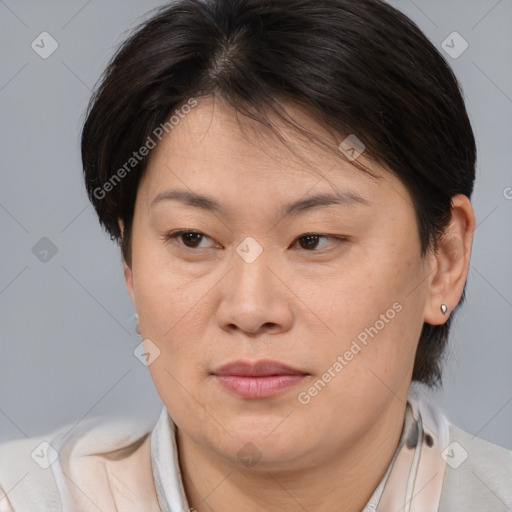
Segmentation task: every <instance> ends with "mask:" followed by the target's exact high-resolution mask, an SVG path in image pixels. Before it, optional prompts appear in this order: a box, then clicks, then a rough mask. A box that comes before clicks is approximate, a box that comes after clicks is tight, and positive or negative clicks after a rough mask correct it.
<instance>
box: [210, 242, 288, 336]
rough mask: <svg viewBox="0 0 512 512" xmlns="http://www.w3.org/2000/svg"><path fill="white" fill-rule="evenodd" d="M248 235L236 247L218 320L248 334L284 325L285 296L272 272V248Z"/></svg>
mask: <svg viewBox="0 0 512 512" xmlns="http://www.w3.org/2000/svg"><path fill="white" fill-rule="evenodd" d="M250 238H251V237H248V239H247V238H246V239H245V240H244V241H242V242H241V243H240V244H239V246H238V247H237V248H236V254H234V257H233V270H232V272H230V273H229V279H228V280H227V281H226V282H225V286H224V289H223V291H222V298H221V303H220V306H219V311H218V321H219V323H220V324H221V326H223V327H226V326H231V327H233V326H236V327H238V328H239V329H241V330H243V331H246V332H250V333H255V332H257V331H258V330H260V329H261V328H263V326H265V328H272V329H278V328H279V327H280V328H288V327H289V323H290V322H291V311H290V308H289V304H288V295H287V294H286V287H284V286H283V284H282V283H280V280H279V279H278V278H277V277H276V275H275V274H276V270H275V268H276V267H277V265H276V261H275V259H274V258H273V255H272V250H271V249H270V248H265V249H264V248H263V246H262V245H261V244H260V243H259V242H257V241H256V240H255V239H254V238H252V239H250ZM273 267H274V268H273ZM277 326H279V327H277Z"/></svg>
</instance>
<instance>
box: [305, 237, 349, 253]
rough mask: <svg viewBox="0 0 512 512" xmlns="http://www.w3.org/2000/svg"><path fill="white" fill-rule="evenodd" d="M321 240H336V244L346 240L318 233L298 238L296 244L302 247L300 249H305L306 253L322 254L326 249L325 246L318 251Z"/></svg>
mask: <svg viewBox="0 0 512 512" xmlns="http://www.w3.org/2000/svg"><path fill="white" fill-rule="evenodd" d="M321 239H324V240H334V241H335V242H340V243H341V242H342V241H344V240H346V239H345V238H343V237H332V236H327V235H321V234H318V233H308V234H306V235H302V236H300V237H299V238H297V240H296V243H298V244H299V245H300V247H301V248H302V249H305V250H306V251H309V252H321V250H322V249H323V248H325V246H324V247H320V249H318V244H319V241H320V240H321Z"/></svg>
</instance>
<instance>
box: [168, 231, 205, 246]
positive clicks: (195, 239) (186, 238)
mask: <svg viewBox="0 0 512 512" xmlns="http://www.w3.org/2000/svg"><path fill="white" fill-rule="evenodd" d="M164 238H165V240H168V241H171V242H172V243H174V244H178V243H179V241H178V240H177V239H178V238H179V239H180V241H181V242H182V244H183V246H184V247H185V248H187V249H207V248H208V247H200V244H201V241H203V240H204V239H206V238H209V239H210V240H211V238H210V237H209V236H207V235H205V234H204V233H201V232H199V231H185V230H181V231H173V232H171V233H167V234H166V235H165V237H164Z"/></svg>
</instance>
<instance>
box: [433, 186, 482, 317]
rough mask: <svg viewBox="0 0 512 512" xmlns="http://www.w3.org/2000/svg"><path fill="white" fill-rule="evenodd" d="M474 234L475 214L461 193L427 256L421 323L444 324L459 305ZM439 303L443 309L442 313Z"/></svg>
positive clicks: (454, 201) (457, 196)
mask: <svg viewBox="0 0 512 512" xmlns="http://www.w3.org/2000/svg"><path fill="white" fill-rule="evenodd" d="M474 232H475V214H474V211H473V207H472V206H471V202H470V201H469V199H468V198H467V197H466V196H464V195H462V194H459V195H456V196H454V197H453V198H452V210H451V220H450V223H449V225H448V226H447V228H446V230H445V232H444V234H443V235H442V237H441V239H440V240H439V242H438V246H437V249H436V250H435V251H432V252H431V254H430V256H429V258H430V260H431V269H432V271H431V275H430V279H429V290H428V296H427V301H426V304H425V315H424V321H425V322H427V323H429V324H431V325H441V324H444V323H445V322H446V320H447V319H448V318H449V316H450V312H451V311H453V309H455V307H456V306H457V304H458V303H459V300H460V298H461V296H462V291H463V290H464V284H465V282H466V278H467V274H468V271H469V265H470V258H471V246H472V243H473V235H474ZM443 304H445V305H446V307H447V310H446V312H445V313H443V309H444V308H442V305H443Z"/></svg>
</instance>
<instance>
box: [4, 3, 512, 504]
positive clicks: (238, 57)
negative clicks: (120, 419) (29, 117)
mask: <svg viewBox="0 0 512 512" xmlns="http://www.w3.org/2000/svg"><path fill="white" fill-rule="evenodd" d="M82 159H83V166H84V173H85V182H86V187H87V191H88V194H89V197H90V199H91V202H92V204H93V205H94V207H95V209H96V212H97V214H98V217H99V220H100V223H101V224H102V225H103V226H104V228H105V229H106V230H107V231H108V232H109V234H110V235H111V237H112V239H114V240H116V241H117V242H119V244H120V247H121V252H122V256H123V266H124V275H125V280H126V284H127V289H128V292H129V294H130V296H131V298H132V300H133V302H134V305H135V308H136V310H137V313H138V317H139V327H138V330H139V332H140V335H141V339H142V340H143V341H142V345H141V353H140V355H141V358H142V359H143V361H144V362H145V364H147V366H148V368H149V371H150V373H151V376H152V378H153V381H154V383H155V386H156V389H157V391H158V393H159V395H160V397H161V398H162V401H163V403H164V408H163V410H162V414H161V416H160V418H159V420H158V422H157V423H156V425H147V424H144V423H143V420H141V422H140V423H136V424H128V423H109V424H102V423H101V422H97V421H89V422H85V423H82V424H80V425H79V426H78V427H77V428H72V429H69V428H67V429H66V428H63V429H62V430H59V431H58V432H55V433H54V434H53V435H52V436H44V437H41V438H38V439H34V438H33V439H29V440H24V441H15V442H11V443H7V444H6V445H4V446H3V447H2V449H1V451H0V457H1V458H0V460H1V461H2V462H1V464H2V466H1V471H0V485H1V487H2V488H3V492H4V498H3V499H1V500H0V510H1V511H6V510H9V511H11V510H15V511H25V510H26V511H34V510H45V511H46V510H64V511H74V510H80V511H88V510H102V511H110V510H119V511H157V510H162V511H166V512H168V511H172V512H175V511H180V512H181V511H186V510H189V511H190V510H196V511H199V512H202V511H231V510H238V511H254V510H265V511H274V510H279V511H297V510H305V511H306V510H307V511H311V510H315V511H317V510H321V511H326V512H329V511H340V510H343V511H346V512H352V511H353V512H356V511H361V510H365V511H370V510H378V511H393V510H396V511H398V510H406V511H443V512H447V511H450V512H452V511H455V510H464V511H482V510H486V511H505V510H510V508H511V507H512V453H511V452H509V451H507V450H505V449H504V448H501V447H498V446H495V445H493V444H490V443H488V442H486V441H483V440H480V439H478V438H475V437H473V436H471V435H470V434H468V433H465V432H464V431H462V430H460V429H459V428H457V427H456V426H455V425H453V424H452V423H450V422H449V421H448V420H447V418H446V416H445V415H444V414H443V413H442V412H441V411H440V410H439V409H438V408H437V406H436V405H435V404H433V403H432V402H430V401H429V399H428V398H427V396H426V394H425V391H424V388H425V387H427V386H435V385H437V384H439V383H440V382H441V357H442V354H443V350H444V348H445V345H446V343H447V340H448V332H449V327H450V322H451V319H452V317H453V315H454V312H455V310H456V309H457V307H458V305H460V303H461V302H462V300H463V297H464V287H465V282H466V277H467V273H468V268H469V263H470V253H471V245H472V240H473V233H474V229H475V217H474V212H473V209H472V206H471V203H470V201H469V198H470V197H471V193H472V190H473V183H474V175H475V159H476V149H475V140H474V136H473V132H472V128H471V125H470V122H469V119H468V116H467V113H466V109H465V105H464V100H463V98H462V96H461V93H460V90H459V86H458V83H457V80H456V79H455V77H454V75H453V73H452V71H451V70H450V68H449V66H448V65H447V64H446V62H445V61H444V59H443V58H442V57H441V56H440V54H439V52H438V51H437V50H436V49H435V48H434V47H433V46H432V44H431V43H430V42H429V41H428V40H427V39H426V37H425V36H424V35H423V34H422V33H421V31H420V30H419V29H418V28H417V27H416V26H415V25H414V24H413V23H412V22H411V21H410V20H409V19H408V18H406V17H405V16H404V15H403V14H401V13H400V12H398V11H396V10H395V9H393V8H392V7H390V6H389V5H387V4H385V3H384V2H381V1H379V0H362V1H354V0H273V1H272V2H266V1H264V0H210V1H204V2H203V1H199V0H178V1H176V2H173V3H172V4H170V5H169V6H167V7H165V8H162V9H161V10H160V11H159V12H158V13H157V14H156V15H154V16H153V17H152V18H151V19H150V20H149V21H148V22H146V23H145V24H144V25H143V26H141V27H140V28H139V29H138V30H137V32H136V33H134V35H133V36H131V37H130V38H129V39H128V40H127V41H126V42H125V43H124V44H123V46H122V47H121V49H120V50H119V51H118V53H117V55H116V56H115V57H114V59H113V61H112V62H111V63H110V65H109V67H108V68H107V70H106V73H105V76H104V79H103V81H102V83H101V85H100V87H99V89H98V90H97V92H96V93H95V95H94V97H93V99H92V101H91V106H90V109H89V111H88V116H87V119H86V122H85V125H84V130H83V134H82ZM34 462H36V463H37V464H35V463H34Z"/></svg>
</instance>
